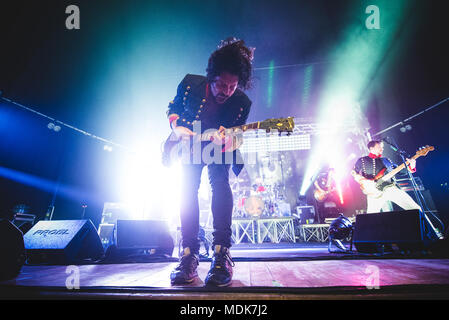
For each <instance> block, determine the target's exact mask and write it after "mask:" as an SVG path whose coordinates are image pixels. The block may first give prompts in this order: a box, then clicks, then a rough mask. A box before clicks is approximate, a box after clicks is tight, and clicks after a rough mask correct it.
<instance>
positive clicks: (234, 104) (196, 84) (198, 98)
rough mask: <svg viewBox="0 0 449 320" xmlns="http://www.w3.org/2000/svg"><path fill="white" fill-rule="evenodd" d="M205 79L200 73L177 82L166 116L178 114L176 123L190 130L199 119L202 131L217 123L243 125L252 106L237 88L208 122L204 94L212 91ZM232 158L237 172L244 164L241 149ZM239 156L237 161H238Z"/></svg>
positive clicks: (220, 124)
mask: <svg viewBox="0 0 449 320" xmlns="http://www.w3.org/2000/svg"><path fill="white" fill-rule="evenodd" d="M207 86H208V82H207V78H206V77H204V76H200V75H193V74H188V75H186V76H185V77H184V79H183V80H182V81H181V83H180V84H179V85H178V90H177V94H176V97H175V98H174V99H173V101H171V102H170V103H169V105H168V111H167V116H168V117H170V116H172V115H174V114H176V115H178V116H179V118H178V120H177V125H178V126H183V127H187V128H189V129H190V130H193V124H194V122H195V121H201V132H204V131H205V130H207V129H210V128H215V129H218V128H219V127H220V126H223V127H225V128H231V127H235V126H241V125H244V124H246V121H247V119H248V114H249V111H250V109H251V100H250V99H249V98H248V96H247V95H246V94H245V93H244V92H243V91H242V90H240V89H237V90H236V91H235V92H234V94H233V95H232V96H231V97H229V98H228V99H227V100H226V102H225V103H223V104H221V105H219V106H218V108H217V110H216V112H218V115H217V114H214V120H213V121H210V120H211V119H209V116H208V115H211V113H210V112H208V111H210V110H207V108H208V104H207V99H208V97H206V93H207V91H209V97H210V98H212V92H210V85H209V89H208V90H207ZM233 159H234V161H235V162H236V163H238V164H234V165H233V171H234V173H235V174H236V175H238V174H239V173H240V171H241V170H242V169H243V165H241V163H243V161H242V158H241V155H240V152H239V151H238V150H236V151H234V155H233ZM237 159H238V160H237Z"/></svg>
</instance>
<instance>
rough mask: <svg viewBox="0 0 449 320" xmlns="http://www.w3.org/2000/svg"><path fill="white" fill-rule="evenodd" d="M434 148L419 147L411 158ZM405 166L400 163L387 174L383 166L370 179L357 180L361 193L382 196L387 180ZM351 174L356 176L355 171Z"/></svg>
mask: <svg viewBox="0 0 449 320" xmlns="http://www.w3.org/2000/svg"><path fill="white" fill-rule="evenodd" d="M434 149H435V148H434V147H432V146H425V147H422V148H420V149H419V150H418V151H417V152H416V154H415V155H414V156H413V157H412V159H418V158H419V157H423V156H426V155H427V154H428V153H429V152H430V151H433V150H434ZM406 164H407V165H409V162H408V161H406ZM404 168H405V164H404V163H403V164H401V165H400V166H398V167H396V168H395V169H393V170H391V171H390V172H388V173H387V174H385V172H386V170H387V168H383V169H382V170H381V171H380V172H379V173H378V174H377V175H376V176H375V177H374V179H372V180H369V179H363V180H361V181H360V182H359V184H360V188H361V189H362V191H363V193H364V194H366V195H367V196H371V197H374V198H380V197H381V196H382V190H383V188H384V187H385V186H386V185H389V184H390V183H389V182H388V181H389V180H390V179H391V178H393V177H394V176H395V175H396V174H397V173H398V172H399V171H401V170H402V169H404ZM351 174H352V175H353V176H354V177H356V176H357V173H355V172H354V171H352V172H351Z"/></svg>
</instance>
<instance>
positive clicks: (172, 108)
mask: <svg viewBox="0 0 449 320" xmlns="http://www.w3.org/2000/svg"><path fill="white" fill-rule="evenodd" d="M186 81H187V76H185V77H184V79H183V80H182V81H181V82H180V83H179V85H178V89H177V93H176V97H175V98H174V99H173V100H172V101H170V103H169V104H168V110H167V117H168V118H170V117H171V116H173V115H177V116H180V115H181V114H182V112H183V111H184V106H183V104H182V102H183V98H184V91H185V84H186Z"/></svg>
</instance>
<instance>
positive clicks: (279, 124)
mask: <svg viewBox="0 0 449 320" xmlns="http://www.w3.org/2000/svg"><path fill="white" fill-rule="evenodd" d="M294 127H295V123H294V121H293V118H292V117H288V118H279V119H267V120H265V121H261V122H260V124H259V129H263V130H265V131H266V132H267V133H268V132H270V131H271V130H277V131H278V132H279V133H281V132H287V133H291V132H293V128H294Z"/></svg>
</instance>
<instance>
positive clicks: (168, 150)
mask: <svg viewBox="0 0 449 320" xmlns="http://www.w3.org/2000/svg"><path fill="white" fill-rule="evenodd" d="M294 126H295V124H294V122H293V118H292V117H288V118H280V119H267V120H265V121H258V122H253V123H249V124H245V125H241V126H236V127H231V128H228V129H225V130H224V134H225V136H231V137H235V135H238V134H241V133H243V132H245V131H248V130H259V129H260V130H265V131H266V132H267V133H268V132H270V131H271V130H277V131H278V132H279V134H280V133H282V132H287V134H290V133H291V132H293V128H294ZM215 132H216V131H213V130H208V131H207V132H205V133H202V134H198V135H195V136H193V137H192V138H190V139H191V141H190V142H191V144H190V145H193V144H194V143H195V142H211V141H212V139H213V137H214V134H215ZM181 140H182V139H180V138H177V137H176V135H175V133H174V132H172V133H171V134H170V135H169V137H168V138H167V140H166V141H165V142H164V144H163V146H162V164H163V165H164V166H166V167H170V166H171V165H172V164H173V162H174V161H175V160H177V159H179V158H180V157H181V152H182V151H183V150H182V148H181V147H180V142H181ZM238 147H239V146H238V145H237V144H236V143H234V144H233V145H232V146H231V148H230V149H229V150H227V151H234V150H235V149H237V148H238ZM189 151H192V148H190V150H189ZM184 152H185V150H184Z"/></svg>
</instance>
